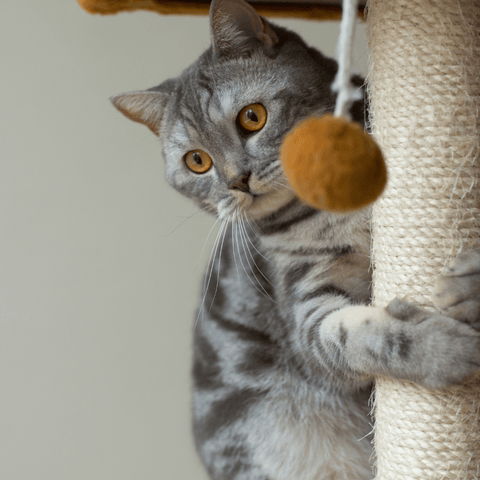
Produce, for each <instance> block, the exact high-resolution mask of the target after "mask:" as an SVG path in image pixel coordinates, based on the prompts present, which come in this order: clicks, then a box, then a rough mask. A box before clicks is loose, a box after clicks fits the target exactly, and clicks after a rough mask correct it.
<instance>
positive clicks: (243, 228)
mask: <svg viewBox="0 0 480 480" xmlns="http://www.w3.org/2000/svg"><path fill="white" fill-rule="evenodd" d="M239 220H240V224H239V225H240V234H241V235H242V237H243V245H244V250H245V247H247V251H248V254H249V255H250V258H251V259H252V262H253V264H254V265H255V268H256V269H257V270H258V271H259V272H260V275H262V277H263V278H264V279H265V280H266V281H267V282H268V283H269V284H270V285H271V286H272V287H274V288H275V285H274V284H273V283H272V282H271V281H270V280H269V279H268V278H267V277H266V276H265V274H264V273H263V272H262V270H261V269H260V267H259V266H258V265H257V262H255V259H254V258H253V255H252V252H251V250H250V247H249V245H248V242H247V239H248V240H250V239H249V238H248V233H247V231H246V228H245V223H244V220H243V218H242V217H240V219H239ZM250 243H251V241H250ZM251 244H252V243H251ZM252 246H253V247H254V248H255V246H254V245H253V244H252ZM255 250H257V249H256V248H255ZM257 252H258V250H257ZM258 253H260V252H258ZM260 255H262V254H261V253H260ZM262 257H263V255H262ZM264 258H265V257H264ZM247 262H248V257H247ZM250 270H252V273H253V276H254V277H255V279H256V280H257V282H258V284H259V285H260V286H261V287H262V289H263V290H265V289H264V288H263V285H262V284H261V283H260V281H259V280H258V278H257V276H256V275H255V272H254V271H253V269H252V267H251V266H250ZM265 293H267V291H266V290H265ZM267 295H268V293H267ZM268 296H269V298H270V295H268Z"/></svg>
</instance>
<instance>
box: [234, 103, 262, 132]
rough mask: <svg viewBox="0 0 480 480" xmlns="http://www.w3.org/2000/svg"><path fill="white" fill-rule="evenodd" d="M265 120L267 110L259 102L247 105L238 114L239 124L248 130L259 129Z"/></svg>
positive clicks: (255, 130)
mask: <svg viewBox="0 0 480 480" xmlns="http://www.w3.org/2000/svg"><path fill="white" fill-rule="evenodd" d="M266 121H267V111H266V110H265V107H264V106H263V105H261V104H260V103H254V104H253V105H248V106H246V107H244V108H242V110H241V111H240V113H239V114H238V123H239V125H240V126H241V127H242V128H244V129H245V130H247V131H248V132H257V131H258V130H261V129H262V128H263V126H264V125H265V122H266Z"/></svg>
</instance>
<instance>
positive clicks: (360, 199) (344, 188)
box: [280, 115, 387, 212]
mask: <svg viewBox="0 0 480 480" xmlns="http://www.w3.org/2000/svg"><path fill="white" fill-rule="evenodd" d="M280 158H281V161H282V164H283V169H284V172H285V175H286V177H287V178H288V180H289V182H290V184H291V186H292V188H293V189H294V190H295V192H296V193H297V195H298V196H299V197H300V198H301V199H302V200H303V201H305V202H306V203H308V204H310V205H311V206H313V207H315V208H318V209H321V210H329V211H333V212H347V211H350V210H355V209H358V208H361V207H364V206H366V205H368V204H369V203H371V202H373V201H374V200H376V198H377V197H378V196H379V195H380V194H381V193H382V191H383V188H384V187H385V184H386V181H387V172H386V169H385V163H384V161H383V157H382V153H381V151H380V148H379V147H378V146H377V144H376V143H375V142H374V141H373V139H372V137H371V136H370V135H368V134H367V133H365V132H364V131H363V129H362V127H361V126H360V125H358V124H356V123H353V122H349V121H348V120H346V119H344V118H342V117H338V118H336V117H333V116H331V115H326V116H324V117H313V118H308V119H307V120H304V121H303V122H302V123H300V124H299V125H298V126H297V127H295V128H294V129H293V130H292V131H291V132H290V133H289V134H288V135H287V136H286V138H285V140H284V142H283V146H282V150H281V154H280Z"/></svg>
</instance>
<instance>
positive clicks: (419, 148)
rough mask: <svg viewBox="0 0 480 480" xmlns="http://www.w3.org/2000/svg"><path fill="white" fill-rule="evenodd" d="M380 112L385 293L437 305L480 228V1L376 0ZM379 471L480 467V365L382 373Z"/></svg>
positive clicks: (458, 474)
mask: <svg viewBox="0 0 480 480" xmlns="http://www.w3.org/2000/svg"><path fill="white" fill-rule="evenodd" d="M367 9H368V14H367V22H368V42H369V47H370V74H369V79H368V82H369V86H368V88H369V95H370V102H371V105H370V117H371V125H372V130H373V133H374V135H375V138H376V140H377V142H378V144H379V145H380V146H381V148H382V150H383V153H384V157H385V161H386V163H387V168H388V171H389V181H388V185H387V188H386V190H385V192H384V195H383V196H382V197H381V198H380V200H378V201H377V203H376V204H375V206H374V213H373V226H372V227H373V244H372V252H373V259H374V276H373V279H374V280H373V281H374V288H373V290H374V304H375V305H379V306H385V305H387V304H388V302H389V301H390V300H392V298H393V297H395V296H400V297H405V298H407V299H408V300H412V301H415V302H418V303H419V304H421V305H422V306H424V307H427V308H432V304H431V300H430V297H431V293H432V287H433V285H434V280H435V277H436V276H437V275H438V274H439V273H440V272H441V270H442V268H443V267H444V265H445V264H446V262H447V261H448V260H449V259H450V258H452V257H454V256H455V255H456V254H457V253H458V252H459V251H461V250H467V249H468V248H471V247H474V246H478V244H479V239H480V194H479V193H477V192H478V190H479V188H480V183H479V179H480V153H479V152H480V147H479V143H480V142H479V133H480V126H479V125H480V1H479V0H369V3H368V6H367ZM374 411H375V421H376V426H375V447H376V470H377V479H379V480H400V479H402V480H413V479H415V480H420V479H421V480H426V479H429V480H431V479H434V480H440V479H445V480H450V479H452V480H460V479H461V480H472V479H477V480H478V479H480V375H477V374H475V375H473V376H472V377H470V378H469V379H467V381H465V382H464V383H463V384H462V385H459V386H455V387H451V388H448V389H446V390H442V391H431V390H427V389H424V388H421V387H419V386H418V385H414V384H411V383H409V382H400V381H393V380H391V379H388V378H378V379H377V383H376V404H375V410H374Z"/></svg>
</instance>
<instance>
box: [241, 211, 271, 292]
mask: <svg viewBox="0 0 480 480" xmlns="http://www.w3.org/2000/svg"><path fill="white" fill-rule="evenodd" d="M233 221H234V223H235V225H236V229H235V235H234V236H235V237H237V238H236V240H237V250H238V256H239V260H240V264H241V265H242V268H243V271H244V272H245V275H246V276H247V278H248V280H249V281H250V283H251V284H252V285H253V286H254V287H255V289H256V290H257V291H258V292H259V293H260V294H262V295H263V296H264V297H266V298H268V299H269V300H272V301H274V300H273V299H272V298H271V297H270V295H269V294H268V292H267V291H266V290H265V288H263V285H262V284H261V283H260V282H259V280H258V278H257V277H256V275H255V272H254V271H253V269H252V266H251V264H250V262H249V260H248V256H247V252H246V250H245V245H244V243H243V239H242V237H241V235H240V237H239V235H238V232H239V230H240V227H239V225H240V223H239V211H238V210H236V211H235V217H234V220H233ZM239 238H240V241H241V242H242V248H243V251H244V254H245V258H246V260H247V264H248V266H249V268H250V270H251V272H252V275H253V277H254V278H255V280H256V281H257V282H258V284H259V285H260V287H261V288H262V290H263V291H262V290H260V289H259V288H258V286H257V285H256V284H255V282H254V281H253V280H252V279H251V278H250V275H249V274H248V272H247V270H246V268H245V265H244V262H243V260H242V254H241V251H240V244H239Z"/></svg>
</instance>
